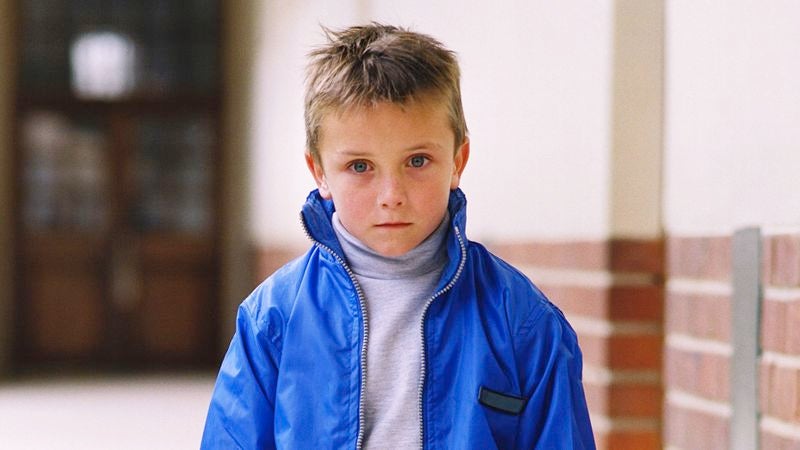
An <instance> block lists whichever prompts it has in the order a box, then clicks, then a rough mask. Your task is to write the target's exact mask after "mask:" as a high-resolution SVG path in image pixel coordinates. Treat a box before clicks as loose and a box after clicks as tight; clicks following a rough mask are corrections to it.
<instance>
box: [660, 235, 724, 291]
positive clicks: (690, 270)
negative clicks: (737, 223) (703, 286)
mask: <svg viewBox="0 0 800 450" xmlns="http://www.w3.org/2000/svg"><path fill="white" fill-rule="evenodd" d="M730 273H731V240H730V238H729V237H671V238H669V239H668V241H667V274H668V275H669V276H671V277H685V278H693V279H701V280H720V281H728V280H729V279H730Z"/></svg>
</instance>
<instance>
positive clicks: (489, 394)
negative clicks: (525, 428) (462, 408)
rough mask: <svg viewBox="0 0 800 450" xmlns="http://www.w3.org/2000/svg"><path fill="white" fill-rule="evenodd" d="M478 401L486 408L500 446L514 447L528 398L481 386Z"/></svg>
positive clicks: (490, 424)
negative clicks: (520, 419)
mask: <svg viewBox="0 0 800 450" xmlns="http://www.w3.org/2000/svg"><path fill="white" fill-rule="evenodd" d="M477 400H478V403H480V404H481V406H482V407H483V409H484V414H485V415H486V421H487V422H488V423H489V427H490V428H491V430H492V438H493V439H494V442H495V444H496V445H497V447H498V448H514V445H515V442H514V441H515V440H516V435H517V429H518V427H519V418H520V415H521V414H522V411H523V410H524V409H525V404H526V403H527V402H528V400H527V399H526V398H523V397H518V396H515V395H510V394H505V393H502V392H497V391H494V390H492V389H489V388H486V387H484V386H481V387H480V388H479V389H478V398H477Z"/></svg>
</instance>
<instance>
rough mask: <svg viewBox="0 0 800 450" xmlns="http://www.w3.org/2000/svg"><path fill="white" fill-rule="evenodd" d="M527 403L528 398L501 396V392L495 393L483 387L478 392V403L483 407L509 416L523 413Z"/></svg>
mask: <svg viewBox="0 0 800 450" xmlns="http://www.w3.org/2000/svg"><path fill="white" fill-rule="evenodd" d="M527 401H528V399H526V398H522V397H516V396H513V395H508V394H501V393H500V392H496V391H493V390H491V389H488V388H485V387H483V386H481V387H480V390H479V391H478V402H480V404H481V405H484V406H488V407H489V408H492V409H496V410H498V411H500V412H504V413H508V414H519V413H521V412H522V410H523V409H525V403H526V402H527Z"/></svg>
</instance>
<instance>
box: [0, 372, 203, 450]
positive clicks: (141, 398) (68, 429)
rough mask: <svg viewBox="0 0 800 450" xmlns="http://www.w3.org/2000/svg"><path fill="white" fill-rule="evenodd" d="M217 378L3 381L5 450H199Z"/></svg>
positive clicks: (1, 438) (0, 414) (0, 444)
mask: <svg viewBox="0 0 800 450" xmlns="http://www.w3.org/2000/svg"><path fill="white" fill-rule="evenodd" d="M213 384H214V375H213V374H211V373H209V374H190V375H146V376H144V375H143V376H115V377H110V378H99V379H97V378H88V377H77V378H75V377H73V378H65V379H31V380H27V381H15V382H8V381H5V382H4V381H0V448H2V449H9V450H16V449H25V450H27V449H47V450H61V449H70V450H72V449H80V450H94V449H112V448H113V449H151V450H152V449H170V450H175V449H197V448H198V446H199V443H200V436H201V434H202V431H203V422H204V420H205V415H206V410H207V408H208V401H209V398H210V396H211V390H212V388H213Z"/></svg>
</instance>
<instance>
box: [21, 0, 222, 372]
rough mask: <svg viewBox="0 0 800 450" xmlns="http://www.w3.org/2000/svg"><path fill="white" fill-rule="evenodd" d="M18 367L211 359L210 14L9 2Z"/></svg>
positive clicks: (82, 2) (213, 106) (188, 5)
mask: <svg viewBox="0 0 800 450" xmlns="http://www.w3.org/2000/svg"><path fill="white" fill-rule="evenodd" d="M17 13H18V14H17V16H18V20H17V23H18V26H19V32H18V36H19V39H18V41H19V45H18V52H17V54H18V67H19V71H18V73H19V77H18V78H19V82H18V88H17V91H16V92H17V102H16V103H17V114H16V124H17V126H16V141H15V142H16V145H15V147H16V152H15V155H16V158H15V161H16V168H17V170H16V171H15V173H16V174H17V175H16V180H15V185H16V190H15V191H16V193H17V194H16V196H15V199H16V201H15V209H16V211H17V214H16V217H17V225H16V232H15V236H16V248H15V252H16V260H17V264H16V272H17V280H18V283H17V295H16V298H17V302H16V308H15V311H16V315H17V317H16V318H17V320H16V323H17V327H16V333H15V349H16V353H15V355H16V361H17V364H18V365H19V366H20V367H28V366H34V367H40V366H55V367H61V366H64V365H74V366H79V367H97V366H101V367H111V368H117V367H153V366H156V367H160V368H164V367H177V366H187V365H188V366H198V365H207V364H209V363H211V362H212V361H213V359H214V357H215V355H216V354H217V352H216V349H215V347H214V343H215V342H216V338H215V333H216V320H215V316H216V314H215V312H216V305H217V300H218V291H219V290H218V283H217V279H218V272H219V267H218V266H219V264H218V260H219V258H218V255H219V239H218V236H219V226H218V220H219V212H218V211H219V208H218V206H219V205H218V197H219V196H218V186H220V176H221V172H220V171H219V168H218V165H217V162H218V160H219V155H218V153H219V152H218V149H219V133H220V125H219V123H220V119H219V117H220V108H219V104H220V90H219V84H220V70H219V67H218V61H219V28H220V27H219V24H220V22H221V21H220V18H219V10H218V5H217V3H216V2H214V1H208V0H195V1H187V0H180V1H166V0H142V1H140V2H117V1H110V2H97V1H92V0H71V1H59V2H53V1H48V0H27V1H20V2H19V3H18V9H17Z"/></svg>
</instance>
